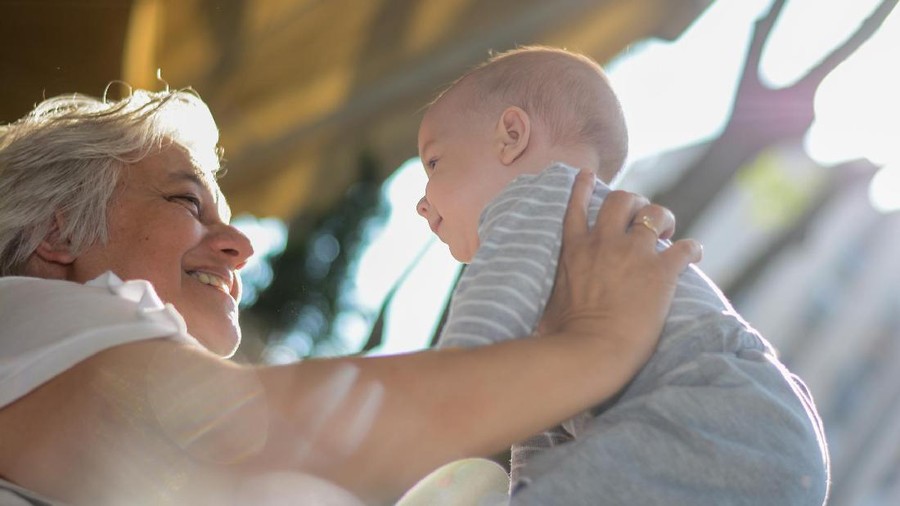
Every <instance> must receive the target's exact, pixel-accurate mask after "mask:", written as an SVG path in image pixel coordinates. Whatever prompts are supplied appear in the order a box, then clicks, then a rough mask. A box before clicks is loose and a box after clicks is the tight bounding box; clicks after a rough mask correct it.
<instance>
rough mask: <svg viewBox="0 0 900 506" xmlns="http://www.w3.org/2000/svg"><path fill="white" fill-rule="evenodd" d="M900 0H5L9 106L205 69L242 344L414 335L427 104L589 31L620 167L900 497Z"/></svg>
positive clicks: (258, 355) (428, 326)
mask: <svg viewBox="0 0 900 506" xmlns="http://www.w3.org/2000/svg"><path fill="white" fill-rule="evenodd" d="M896 4H897V0H593V1H588V0H555V1H553V2H550V1H542V0H330V1H322V0H254V1H250V0H81V1H77V0H0V38H2V41H0V123H6V122H11V121H14V120H16V119H17V118H19V117H21V116H22V115H24V114H25V113H27V111H28V110H29V109H30V108H31V107H33V105H34V104H35V103H37V102H39V101H40V100H41V99H42V98H43V97H50V96H55V95H58V94H63V93H73V92H81V93H86V94H90V95H102V94H104V93H107V94H108V96H111V97H115V96H119V95H121V94H122V93H127V90H128V87H127V85H131V86H134V87H141V88H149V89H162V88H165V87H166V86H169V87H172V88H183V87H188V86H190V87H192V88H193V89H195V90H196V91H197V92H198V93H199V94H200V95H201V96H202V97H203V98H204V99H205V100H206V101H207V103H209V105H210V108H211V109H212V111H213V114H214V116H215V117H216V118H217V120H218V122H219V126H220V128H221V135H222V137H221V143H222V145H223V146H224V149H225V156H226V159H227V162H226V163H227V167H228V173H227V175H226V176H225V177H224V178H223V179H222V180H221V184H222V187H223V190H224V192H225V193H226V195H228V197H229V200H230V202H231V205H232V207H233V209H234V211H235V215H236V220H235V222H236V223H237V224H238V225H239V226H240V227H241V228H242V229H243V230H245V232H247V234H248V235H249V236H251V238H252V239H253V241H254V243H255V245H256V250H257V252H259V255H257V258H256V259H255V260H254V262H253V263H252V264H251V265H250V266H248V268H247V269H246V270H245V279H246V285H247V297H246V298H245V300H244V302H243V306H244V313H243V314H242V323H243V326H244V328H245V340H244V343H243V344H242V349H241V351H240V354H241V355H240V360H245V361H254V362H255V361H264V362H269V363H284V362H290V361H294V360H300V359H303V358H304V357H309V356H327V355H334V354H347V353H367V354H387V353H399V352H404V351H409V350H415V349H420V348H423V347H427V346H429V345H430V343H431V342H432V340H433V336H434V335H435V332H436V329H437V328H438V326H439V322H440V320H441V317H442V315H443V312H444V308H445V306H446V302H447V297H448V293H449V290H450V289H451V288H452V286H453V283H454V282H455V280H456V278H457V276H458V272H459V265H458V264H456V263H455V262H454V261H453V260H452V258H451V257H450V255H449V253H448V252H447V250H446V247H445V246H444V245H443V244H441V243H440V242H436V241H434V240H433V239H432V238H430V237H429V235H430V232H429V230H428V228H427V226H426V225H425V223H424V221H423V220H421V218H419V217H418V216H416V214H415V212H414V204H415V202H416V201H417V200H418V198H419V196H421V194H422V191H423V188H424V181H425V179H424V175H423V173H422V169H421V165H420V164H419V161H418V159H417V158H416V129H417V126H418V121H419V119H420V116H421V108H422V106H423V105H424V104H425V103H427V102H428V101H429V99H430V98H432V97H433V96H434V94H435V93H437V92H438V91H440V90H441V89H442V88H443V87H444V86H445V85H447V84H449V82H450V81H452V80H453V79H454V78H455V77H457V76H458V75H459V74H460V73H462V72H463V71H464V70H465V69H467V68H468V67H470V66H472V65H474V64H476V63H478V62H480V61H482V60H484V59H485V58H486V57H487V56H488V55H489V54H490V52H491V51H503V50H506V49H510V48H513V47H515V46H516V45H525V44H547V45H553V46H561V47H566V48H568V49H571V50H574V51H578V52H582V53H584V54H587V55H589V56H591V57H593V58H594V59H596V60H597V61H598V62H600V63H601V64H603V65H604V66H605V67H606V68H607V70H608V71H609V73H610V76H611V79H612V81H613V84H614V86H615V87H616V89H617V91H618V92H619V94H620V96H621V99H622V103H623V107H624V109H625V113H626V117H627V120H628V123H629V128H630V131H631V154H630V158H629V162H628V167H627V171H626V173H625V175H624V176H623V177H622V178H621V179H620V180H619V181H618V182H617V183H616V186H618V187H621V188H625V189H630V190H633V191H638V192H642V193H644V194H646V195H648V196H650V197H652V198H653V199H654V200H655V201H657V202H659V203H661V204H664V205H666V206H668V207H669V208H671V209H672V210H673V211H674V212H675V214H676V216H677V218H678V225H679V230H680V234H679V235H682V236H691V237H695V238H698V239H700V240H701V241H702V242H703V244H704V247H705V251H704V260H703V262H702V264H701V267H702V268H703V269H704V270H706V271H707V273H708V274H710V276H711V277H712V278H713V279H714V280H715V281H716V282H717V283H719V284H720V286H721V287H722V289H723V290H724V291H725V293H726V294H727V295H728V296H729V297H730V298H731V299H732V300H733V301H734V303H735V305H736V306H737V308H738V310H739V311H741V312H742V313H743V314H744V316H745V317H746V319H747V320H748V321H749V322H750V323H751V324H752V325H754V326H755V327H756V328H758V329H759V330H760V331H761V332H762V334H763V335H764V336H766V337H767V338H768V339H769V340H770V341H771V342H772V343H773V344H774V345H775V347H776V348H777V349H778V350H779V353H780V355H781V358H782V360H783V361H785V362H786V363H787V364H788V365H789V366H790V367H791V368H792V369H793V370H794V371H795V372H796V373H798V374H799V375H800V376H802V377H803V378H804V379H805V380H806V381H807V383H808V384H809V386H810V389H811V390H812V392H813V395H814V396H815V399H816V401H817V403H818V406H819V410H820V412H821V414H822V416H823V418H824V421H825V428H826V432H827V434H828V437H829V443H830V449H831V455H832V466H833V468H832V477H833V486H832V493H831V500H830V502H829V504H833V505H896V504H900V268H898V267H897V265H896V259H898V258H900V219H898V210H900V91H898V90H900V69H898V64H897V61H898V60H897V56H896V54H897V52H898V50H900V14H897V13H896V12H894V11H895V10H896V9H894V7H895V5H896ZM111 82H112V83H113V84H111V85H110V83H111ZM123 83H127V85H126V84H123ZM108 85H109V86H108ZM420 221H421V222H422V223H420Z"/></svg>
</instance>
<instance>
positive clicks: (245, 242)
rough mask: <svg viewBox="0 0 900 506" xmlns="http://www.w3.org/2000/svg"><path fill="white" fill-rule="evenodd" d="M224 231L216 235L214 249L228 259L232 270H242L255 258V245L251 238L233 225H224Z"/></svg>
mask: <svg viewBox="0 0 900 506" xmlns="http://www.w3.org/2000/svg"><path fill="white" fill-rule="evenodd" d="M223 227H224V228H223V229H222V230H220V231H219V233H217V234H216V235H215V238H214V239H213V247H214V248H215V249H216V250H217V251H220V252H222V253H224V254H225V255H226V256H227V257H228V258H229V262H231V264H232V268H234V269H240V268H242V267H243V266H244V265H245V264H246V263H247V260H248V259H249V258H250V257H251V256H253V244H252V243H251V242H250V238H248V237H247V236H246V235H244V233H243V232H241V231H240V230H238V229H237V228H235V227H234V226H233V225H226V224H223Z"/></svg>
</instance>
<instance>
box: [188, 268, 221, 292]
mask: <svg viewBox="0 0 900 506" xmlns="http://www.w3.org/2000/svg"><path fill="white" fill-rule="evenodd" d="M190 274H191V276H193V277H194V278H196V279H197V280H198V281H200V282H201V283H203V284H204V285H209V286H212V287H215V288H218V289H219V290H222V291H223V292H225V293H228V285H227V284H226V283H225V280H224V279H222V278H220V277H219V276H216V275H215V274H207V273H205V272H197V271H194V272H191V273H190Z"/></svg>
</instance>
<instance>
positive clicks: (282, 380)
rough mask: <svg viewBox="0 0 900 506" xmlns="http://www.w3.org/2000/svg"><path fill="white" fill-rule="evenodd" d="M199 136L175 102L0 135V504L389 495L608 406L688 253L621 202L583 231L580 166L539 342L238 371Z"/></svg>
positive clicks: (43, 113)
mask: <svg viewBox="0 0 900 506" xmlns="http://www.w3.org/2000/svg"><path fill="white" fill-rule="evenodd" d="M217 142H218V131H217V128H216V126H215V123H214V121H213V119H212V116H211V115H210V113H209V110H208V109H207V107H206V106H205V105H204V104H203V102H202V101H201V100H200V99H199V98H198V97H197V96H196V95H194V94H191V93H187V92H182V91H173V92H169V91H166V92H159V93H150V92H144V91H136V92H135V93H133V94H132V96H130V97H128V98H126V99H123V100H121V101H105V100H96V99H92V98H89V97H84V96H69V97H58V98H54V99H50V100H47V101H45V102H43V103H41V104H39V105H38V106H37V107H36V108H35V110H34V111H32V112H31V113H30V114H29V115H28V116H26V117H25V118H23V119H21V120H19V121H18V122H15V123H12V124H10V125H7V126H5V127H0V276H2V277H0V322H3V325H2V328H0V434H3V436H2V437H0V478H2V481H0V489H2V490H0V494H2V493H7V494H14V495H18V496H19V497H20V498H28V499H29V500H31V501H34V502H35V503H40V502H38V501H40V500H44V501H45V502H49V501H51V500H62V501H65V502H72V503H80V504H125V503H127V504H142V503H150V504H156V503H160V502H170V503H171V502H174V503H184V504H196V503H206V504H226V503H230V502H236V503H239V502H244V501H246V496H242V494H253V495H254V497H255V498H256V502H259V498H260V497H263V496H265V493H266V492H265V490H268V489H267V488H266V487H268V485H270V484H271V483H277V489H278V492H279V494H291V497H293V498H294V499H295V500H300V499H298V498H302V497H305V496H303V494H304V493H307V492H308V491H309V490H311V489H313V488H316V487H319V488H327V487H328V486H327V485H326V483H328V482H330V483H335V484H337V485H339V486H340V487H343V488H344V489H346V490H349V491H350V492H352V493H353V494H354V495H355V496H356V497H358V498H361V499H363V500H365V501H368V502H372V501H375V502H377V501H384V500H390V499H392V498H395V497H396V496H397V495H398V494H399V493H400V492H401V491H402V490H404V489H405V488H406V487H408V486H409V485H410V484H411V483H413V482H415V480H417V479H418V478H419V477H421V476H422V475H423V474H425V473H427V472H428V471H429V470H431V469H433V468H435V467H437V466H439V465H440V464H442V463H445V462H448V461H450V460H453V459H456V458H460V457H465V456H473V455H489V454H491V453H493V452H496V451H499V450H501V449H503V448H506V447H508V446H509V445H510V444H511V443H513V442H515V441H518V440H522V439H524V438H525V437H527V436H529V435H530V434H533V433H535V432H538V431H540V430H542V429H544V428H546V427H548V426H551V425H553V424H555V423H558V422H559V421H560V420H563V419H565V418H567V417H569V416H571V415H573V414H574V413H576V412H579V411H580V410H582V409H584V408H586V407H588V406H592V405H595V404H598V403H599V402H601V401H603V400H605V399H608V398H609V397H610V396H612V395H614V394H615V393H616V392H617V391H618V390H619V389H620V388H621V387H622V386H623V385H625V383H626V382H627V381H628V380H629V379H630V378H631V377H632V376H633V375H634V374H635V373H636V372H637V371H638V369H639V368H640V367H641V365H642V364H643V363H644V362H645V360H646V359H647V358H648V356H649V354H650V353H651V351H652V350H653V347H654V346H655V343H656V339H657V336H658V334H659V331H660V329H661V326H662V320H663V317H664V316H665V313H666V311H667V309H668V304H669V302H670V300H671V295H672V290H673V287H674V282H675V279H676V275H677V274H678V273H679V272H680V271H681V270H682V269H683V268H684V266H686V265H687V263H688V262H690V261H696V260H697V259H699V246H698V245H697V244H696V243H694V242H693V241H679V242H676V243H675V244H674V246H673V247H672V248H670V249H668V250H667V251H664V252H662V253H658V252H656V251H655V248H654V245H655V240H654V238H653V237H652V234H646V233H635V234H632V233H631V232H630V224H631V223H632V222H634V221H635V219H636V218H637V217H640V218H643V217H644V216H647V217H649V219H651V220H652V221H653V222H654V223H655V226H656V228H657V229H658V230H663V231H664V232H663V235H668V234H670V233H671V230H672V229H673V227H674V221H673V220H672V218H671V215H670V214H669V213H668V212H667V211H666V210H665V209H663V208H660V207H658V206H652V205H646V202H645V201H643V200H642V199H640V198H639V197H636V196H634V195H630V194H626V193H622V192H617V193H615V194H613V195H612V196H611V197H610V198H609V199H608V201H607V204H606V206H605V208H604V209H603V210H602V211H601V216H600V218H599V219H598V224H597V226H596V227H594V228H593V230H589V229H588V227H587V225H586V216H585V213H586V212H585V207H586V202H587V197H588V196H589V194H590V191H591V184H592V179H593V178H592V177H581V178H579V181H578V182H576V191H575V192H574V196H573V201H572V202H571V203H570V209H569V213H568V216H567V221H566V232H565V238H564V244H563V257H562V259H561V268H560V269H559V275H558V278H557V281H556V289H555V294H554V298H553V299H552V300H551V302H550V305H549V306H548V311H547V314H546V315H545V317H544V321H543V322H542V329H543V332H542V334H543V335H542V336H540V337H538V338H534V339H522V340H518V341H513V342H509V343H504V344H501V345H495V346H489V347H484V348H480V349H473V350H453V351H426V352H420V353H412V354H407V355H401V356H391V357H380V358H359V357H356V358H337V359H328V360H307V361H303V362H300V363H297V364H292V365H287V366H279V367H254V366H242V365H238V364H235V363H232V362H230V361H228V360H226V359H224V357H227V356H229V355H230V354H231V353H233V351H234V350H235V348H236V347H237V345H238V342H239V340H240V327H239V326H238V309H237V307H238V301H239V299H240V293H241V285H240V277H239V275H238V271H239V270H240V269H241V267H242V266H243V265H244V263H245V262H246V260H247V259H248V258H249V257H250V256H251V255H252V253H253V249H252V247H251V245H250V242H249V241H248V240H247V238H246V237H245V236H244V235H243V234H241V233H240V232H239V231H238V230H237V229H235V228H234V227H232V226H231V225H229V223H228V222H229V217H230V212H229V209H228V206H227V204H226V203H225V198H224V196H222V194H221V192H220V190H219V187H218V185H217V184H216V181H215V174H216V172H217V170H218V169H219V159H218V156H217V153H218V150H217V148H216V144H217ZM610 265H612V266H614V267H615V268H613V269H610V268H608V266H610ZM604 266H607V268H604ZM634 279H640V280H642V283H640V284H635V283H634V282H633V280H634ZM123 280H124V281H123ZM598 361H600V362H601V366H600V367H598V366H597V362H598ZM538 388H540V389H541V391H542V395H541V399H542V403H541V404H536V403H534V402H530V398H531V397H532V395H533V392H534V391H535V390H537V389H538ZM312 476H316V477H318V478H312ZM273 477H275V478H278V479H277V480H276V481H274V482H273V481H272V479H273ZM330 493H332V495H331V496H329V497H332V499H333V500H334V501H336V503H347V502H352V501H354V499H352V498H351V497H352V496H351V495H349V494H346V495H341V494H342V492H341V491H340V490H338V489H336V488H335V489H333V490H332V491H331V492H330ZM0 497H2V496H0ZM241 497H244V499H241ZM41 498H43V499H41ZM47 498H52V499H47ZM300 502H302V500H300Z"/></svg>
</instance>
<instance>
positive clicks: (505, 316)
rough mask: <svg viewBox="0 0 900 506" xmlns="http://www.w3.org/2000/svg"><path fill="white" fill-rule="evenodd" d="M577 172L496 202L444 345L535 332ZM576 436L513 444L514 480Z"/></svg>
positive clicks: (552, 432) (550, 175)
mask: <svg viewBox="0 0 900 506" xmlns="http://www.w3.org/2000/svg"><path fill="white" fill-rule="evenodd" d="M576 174H577V171H575V170H574V169H570V168H567V167H553V168H551V169H548V170H547V171H545V172H544V173H542V174H539V175H537V176H530V175H529V176H522V177H520V178H519V179H517V180H516V181H514V182H513V183H512V184H510V185H509V186H508V187H507V188H506V189H505V190H504V191H503V192H502V193H501V194H500V195H499V196H498V197H497V198H496V199H494V201H493V202H491V204H490V205H489V206H488V208H487V209H486V210H485V212H484V214H483V216H482V222H481V226H480V227H479V237H480V239H481V248H480V249H479V250H478V252H477V253H476V255H475V258H474V259H473V261H472V264H471V265H469V267H468V268H467V269H466V271H465V273H464V274H463V276H462V278H461V279H460V282H459V285H458V287H457V289H456V291H455V292H454V294H453V299H452V302H451V305H450V314H449V316H448V319H447V324H446V326H445V328H444V331H443V333H442V335H441V338H440V340H439V346H441V347H451V346H476V345H482V344H489V343H494V342H498V341H503V340H507V339H511V338H513V337H515V336H523V335H529V334H531V333H532V332H534V330H535V327H536V325H537V321H538V318H539V317H540V315H541V313H543V310H544V306H545V305H546V303H547V299H548V298H549V296H550V291H551V290H552V288H553V279H554V275H555V272H556V265H557V261H558V257H559V245H560V240H561V236H562V223H563V215H564V214H565V211H566V203H567V202H568V199H569V193H570V189H571V186H572V182H573V180H574V178H575V175H576ZM535 395H539V394H538V393H537V392H536V393H535ZM571 439H572V437H571V434H569V432H567V431H566V430H565V429H564V428H563V427H562V426H557V427H554V428H552V429H549V430H547V431H545V432H542V433H540V434H536V435H534V436H532V437H530V438H529V439H528V440H526V441H524V442H522V443H520V444H516V445H513V447H512V449H511V453H510V477H511V482H512V483H516V481H517V480H518V477H519V474H520V472H521V470H522V469H523V468H524V466H525V465H526V464H527V462H528V461H529V460H530V458H531V457H532V456H534V455H536V454H537V453H539V452H540V451H541V450H544V449H546V448H551V447H553V446H555V445H558V444H561V443H563V442H567V441H571Z"/></svg>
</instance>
